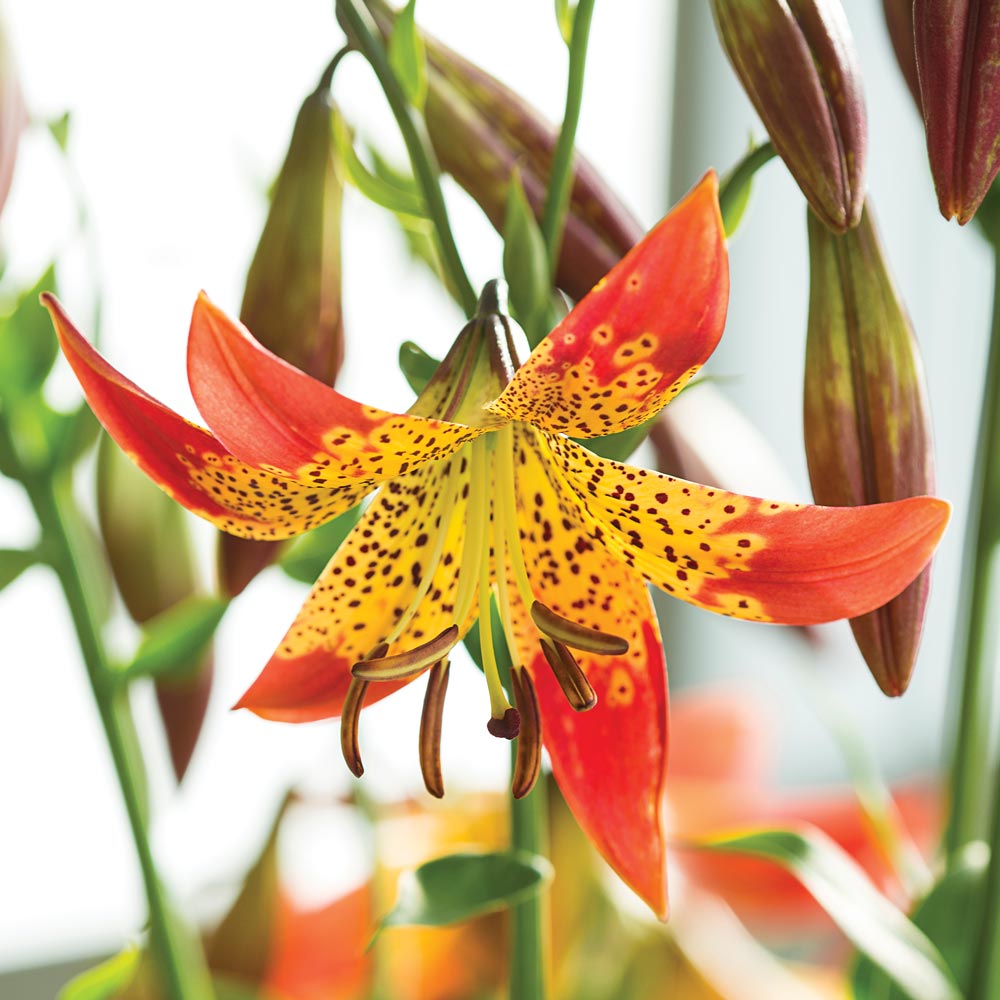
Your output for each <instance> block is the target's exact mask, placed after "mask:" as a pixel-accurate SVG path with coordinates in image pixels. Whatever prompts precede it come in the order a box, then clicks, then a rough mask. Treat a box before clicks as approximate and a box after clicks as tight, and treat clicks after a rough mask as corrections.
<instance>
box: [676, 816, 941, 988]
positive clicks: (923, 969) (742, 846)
mask: <svg viewBox="0 0 1000 1000" xmlns="http://www.w3.org/2000/svg"><path fill="white" fill-rule="evenodd" d="M692 846H696V847H700V848H705V849H709V850H713V851H723V852H726V853H733V854H746V855H750V856H752V857H757V858H764V859H765V860H768V861H773V862H774V863H775V864H778V865H781V867H782V868H784V869H785V870H786V871H788V872H789V873H790V874H791V875H793V876H794V877H795V878H796V879H798V881H799V882H801V883H802V885H803V886H804V887H805V888H806V889H807V890H808V891H809V892H810V893H811V894H812V895H813V897H814V898H815V900H816V902H818V903H819V904H820V906H822V907H823V909H824V910H826V912H827V913H828V914H829V916H830V918H831V919H832V920H833V921H834V922H835V923H836V924H837V926H838V927H839V928H840V929H841V930H842V931H843V932H844V934H845V935H846V936H847V937H848V939H849V940H850V941H851V943H852V944H853V945H854V946H855V947H856V948H857V949H858V950H859V951H861V952H863V953H864V954H865V955H867V956H868V958H870V959H871V960H872V961H873V962H874V963H875V964H876V965H877V966H879V967H880V968H881V969H882V970H883V971H884V972H885V973H886V974H887V975H888V976H889V977H890V978H891V979H892V980H893V981H895V982H896V983H897V984H898V985H899V987H900V988H901V989H902V990H903V996H905V997H908V998H910V1000H961V993H960V992H959V989H958V987H957V986H956V985H955V981H954V979H953V978H952V975H951V972H950V971H949V969H948V965H947V963H946V962H945V961H944V959H943V958H942V957H941V954H940V953H939V952H938V950H937V949H936V948H935V947H934V945H933V944H932V943H931V942H930V941H929V940H928V938H927V936H926V935H925V934H924V933H923V932H922V931H921V930H919V929H918V928H917V927H916V926H914V924H912V923H911V922H910V921H909V920H908V919H907V918H906V916H905V914H903V913H902V912H901V911H900V910H899V909H897V908H896V907H895V906H894V905H893V904H892V903H891V902H890V901H889V900H888V899H887V898H886V897H885V896H883V895H882V894H881V893H880V892H879V891H878V890H877V889H876V888H875V886H874V885H872V883H871V881H870V880H869V879H868V876H867V875H866V874H865V873H864V871H863V870H862V869H861V868H859V867H858V865H857V863H856V862H855V861H854V860H853V859H852V858H851V857H850V856H849V855H847V854H846V853H845V852H844V850H843V849H842V848H841V847H840V846H839V845H838V844H836V843H835V842H834V841H833V840H831V839H830V838H829V837H828V836H827V835H826V834H824V833H822V832H821V831H819V830H816V829H813V828H810V827H803V828H802V829H799V830H761V831H757V832H753V833H747V834H740V835H735V836H724V837H713V838H711V839H707V840H702V841H697V842H696V843H694V844H693V845H692Z"/></svg>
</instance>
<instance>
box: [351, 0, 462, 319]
mask: <svg viewBox="0 0 1000 1000" xmlns="http://www.w3.org/2000/svg"><path fill="white" fill-rule="evenodd" d="M337 14H338V16H339V17H340V18H341V19H342V24H343V25H344V27H345V29H346V30H347V33H348V36H349V37H350V38H351V39H353V41H354V42H355V43H356V44H357V46H358V50H359V51H360V52H361V54H362V55H363V56H364V57H365V59H367V60H368V62H369V64H370V65H371V68H372V69H373V70H374V71H375V76H376V77H378V82H379V84H380V85H381V87H382V91H383V93H384V94H385V96H386V100H387V101H388V102H389V107H390V108H391V109H392V113H393V116H394V117H395V119H396V124H397V125H398V126H399V131H400V133H401V134H402V136H403V142H404V143H405V144H406V151H407V153H408V154H409V156H410V165H411V166H412V167H413V175H414V177H415V178H416V180H417V183H418V184H419V185H420V193H421V194H422V195H423V198H424V201H425V202H426V203H427V211H428V214H429V216H430V219H431V221H432V222H433V224H434V234H435V237H436V239H437V243H438V250H439V251H440V254H441V262H442V265H443V267H444V269H445V271H447V273H448V277H449V278H450V279H451V281H452V283H453V285H454V287H455V288H456V289H458V294H459V297H460V299H461V302H462V308H463V309H464V310H465V314H466V316H469V317H471V316H472V315H473V314H474V313H475V311H476V303H477V301H478V296H477V295H476V292H475V290H474V289H473V287H472V283H471V282H470V281H469V276H468V275H467V274H466V273H465V268H464V267H463V265H462V258H461V257H460V256H459V253H458V247H457V246H456V245H455V237H454V236H453V235H452V232H451V224H450V223H449V221H448V210H447V208H446V207H445V203H444V196H443V195H442V193H441V183H440V174H441V171H440V169H439V168H438V164H437V159H436V158H435V156H434V153H433V151H432V149H431V143H430V139H429V137H428V135H427V129H426V127H425V126H424V122H423V119H422V118H421V117H420V115H419V114H417V112H416V111H415V110H414V109H413V107H411V105H410V102H409V101H408V100H407V99H406V95H405V94H404V93H403V88H402V87H401V86H400V85H399V81H398V80H397V79H396V74H395V73H394V72H393V71H392V67H391V66H390V65H389V58H388V56H387V55H386V51H385V46H384V45H383V44H382V37H381V35H380V34H379V30H378V27H377V25H376V24H375V22H374V20H372V16H371V14H369V13H368V11H367V9H366V8H365V6H364V4H363V3H362V2H361V0H337Z"/></svg>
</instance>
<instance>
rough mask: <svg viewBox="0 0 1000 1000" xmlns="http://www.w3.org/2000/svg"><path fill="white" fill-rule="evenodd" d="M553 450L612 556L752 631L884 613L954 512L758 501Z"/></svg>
mask: <svg viewBox="0 0 1000 1000" xmlns="http://www.w3.org/2000/svg"><path fill="white" fill-rule="evenodd" d="M549 441H550V445H551V447H552V450H553V453H554V454H555V455H556V457H557V459H558V466H559V468H560V469H561V470H562V474H563V475H562V479H563V483H564V485H565V488H566V490H567V491H568V492H569V493H571V494H572V495H575V496H576V498H577V500H578V502H579V504H580V507H581V510H582V511H584V512H585V516H586V517H587V518H588V519H589V521H590V527H591V530H592V531H593V533H594V535H595V537H597V538H599V539H600V540H601V541H602V542H603V543H604V545H605V546H607V548H608V549H609V550H611V551H612V552H614V553H615V554H617V555H618V556H619V557H620V558H621V559H623V560H625V562H626V563H628V565H630V566H633V567H634V568H635V570H636V571H637V572H639V573H642V575H643V576H644V577H645V578H646V579H647V580H649V581H650V583H653V584H655V585H656V586H657V587H659V588H661V589H662V590H665V591H666V592H667V593H670V594H673V595H674V596H675V597H679V598H680V599H681V600H684V601H687V602H688V603H690V604H695V605H697V606H699V607H702V608H706V609H707V610H709V611H715V612H717V613H719V614H724V615H728V616H732V617H735V618H745V619H748V620H751V621H770V622H779V623H782V624H786V625H813V624H817V623H819V622H825V621H832V620H833V619H836V618H853V617H855V616H857V615H860V614H865V613H867V612H868V611H871V610H872V609H873V608H877V607H881V605H883V604H885V602H886V601H888V600H890V599H891V598H893V597H895V596H896V595H897V594H898V593H899V592H900V591H901V590H902V589H903V588H904V587H905V586H906V585H907V584H908V583H909V582H910V581H911V580H912V579H913V578H914V577H915V576H916V575H917V574H918V573H919V572H920V570H922V569H923V567H924V566H925V565H926V564H927V562H928V560H929V559H930V558H931V555H932V553H933V552H934V548H935V547H936V545H937V543H938V541H939V540H940V538H941V535H942V533H943V532H944V528H945V525H946V524H947V521H948V515H949V511H950V508H949V506H948V504H947V503H945V502H944V501H943V500H938V499H936V498H934V497H913V498H911V499H907V500H898V501H896V502H894V503H884V504H873V505H869V506H864V507H817V506H811V505H808V504H789V503H778V502H776V501H770V500H760V499H757V498H755V497H745V496H741V495H739V494H737V493H729V492H727V491H725V490H720V489H712V488H711V487H708V486H699V485H698V484H697V483H689V482H687V481H685V480H683V479H674V478H673V477H671V476H665V475H662V474H660V473H656V472H650V471H648V470H647V469H638V468H633V467H631V466H628V465H622V464H621V463H619V462H610V461H606V460H605V459H601V458H598V457H597V456H596V455H593V454H592V453H590V452H588V451H587V450H586V449H585V448H582V447H581V446H580V445H578V444H576V443H574V442H573V441H570V440H569V439H568V438H562V437H555V436H553V437H550V439H549Z"/></svg>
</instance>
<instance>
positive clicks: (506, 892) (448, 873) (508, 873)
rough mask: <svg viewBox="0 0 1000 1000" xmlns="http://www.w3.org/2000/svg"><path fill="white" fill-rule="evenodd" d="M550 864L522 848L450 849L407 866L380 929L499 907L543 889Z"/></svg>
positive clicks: (434, 923) (435, 922)
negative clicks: (409, 868)
mask: <svg viewBox="0 0 1000 1000" xmlns="http://www.w3.org/2000/svg"><path fill="white" fill-rule="evenodd" d="M551 879H552V866H551V865H550V864H549V862H548V861H547V860H546V859H545V858H542V857H539V856H537V855H532V854H526V853H524V852H517V853H515V852H499V851H498V852H494V853H489V854H472V853H468V854H449V855H447V856H446V857H443V858H436V859H435V860H433V861H428V862H427V863H426V864H423V865H421V866H420V867H419V868H415V869H414V870H413V871H410V872H405V873H404V874H403V875H402V876H401V877H400V879H399V891H398V894H397V896H396V905H395V906H394V907H393V908H392V910H391V911H390V912H389V913H387V914H386V916H385V917H383V918H382V922H381V924H380V927H379V929H380V930H381V929H382V928H385V927H399V926H403V925H407V924H422V925H424V926H429V927H441V926H443V925H444V924H453V923H457V922H458V921H460V920H468V919H469V917H475V916H478V915H479V914H481V913H489V912H490V911H492V910H499V909H502V908H503V907H506V906H511V905H512V904H514V903H519V902H521V901H522V900H525V899H528V898H529V897H531V896H534V895H536V894H537V893H539V892H541V890H542V889H543V888H545V886H546V885H547V884H548V883H549V882H550V881H551Z"/></svg>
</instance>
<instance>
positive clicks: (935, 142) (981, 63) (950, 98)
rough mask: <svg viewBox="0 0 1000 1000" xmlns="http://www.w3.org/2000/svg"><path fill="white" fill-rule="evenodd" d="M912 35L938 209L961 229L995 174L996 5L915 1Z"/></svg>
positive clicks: (998, 121) (998, 166) (999, 53)
mask: <svg viewBox="0 0 1000 1000" xmlns="http://www.w3.org/2000/svg"><path fill="white" fill-rule="evenodd" d="M913 33H914V43H915V47H916V55H917V70H918V73H919V76H920V101H921V106H922V108H923V114H924V127H925V129H926V131H927V154H928V156H929V158H930V163H931V173H932V174H933V175H934V187H935V189H936V190H937V196H938V205H939V207H940V209H941V214H942V215H943V216H944V217H945V218H946V219H951V218H953V217H957V218H958V221H959V222H960V223H961V224H962V225H964V224H965V223H966V222H968V221H969V220H970V219H971V218H972V217H973V216H974V215H975V214H976V209H977V208H979V205H980V202H982V200H983V198H984V197H985V196H986V192H987V191H988V190H989V187H990V184H991V183H992V182H993V178H994V177H995V176H996V173H997V170H1000V157H998V156H997V142H998V136H1000V6H998V5H997V4H995V3H978V2H974V0H915V2H914V5H913Z"/></svg>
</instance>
